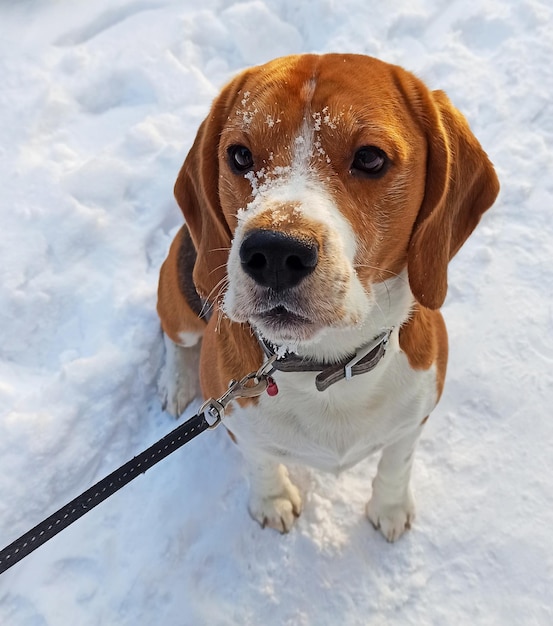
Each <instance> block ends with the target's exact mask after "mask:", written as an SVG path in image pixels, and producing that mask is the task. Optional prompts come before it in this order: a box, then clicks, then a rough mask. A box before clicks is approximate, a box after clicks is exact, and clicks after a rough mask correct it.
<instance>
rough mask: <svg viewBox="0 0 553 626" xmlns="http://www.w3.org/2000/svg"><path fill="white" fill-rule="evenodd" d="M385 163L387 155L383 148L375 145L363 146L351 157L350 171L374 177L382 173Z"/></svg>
mask: <svg viewBox="0 0 553 626" xmlns="http://www.w3.org/2000/svg"><path fill="white" fill-rule="evenodd" d="M387 165H388V157H387V156H386V153H385V152H384V151H383V150H381V149H380V148H377V147H376V146H363V147H362V148H359V150H357V152H356V153H355V156H354V157H353V163H352V164H351V173H352V174H361V175H365V176H370V177H371V178H373V177H375V178H376V177H378V176H380V175H382V174H384V172H385V170H386V166H387Z"/></svg>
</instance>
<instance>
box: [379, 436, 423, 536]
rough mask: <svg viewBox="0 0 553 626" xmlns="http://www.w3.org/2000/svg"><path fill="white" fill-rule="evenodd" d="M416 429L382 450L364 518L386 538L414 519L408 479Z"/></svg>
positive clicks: (407, 525) (413, 452)
mask: <svg viewBox="0 0 553 626" xmlns="http://www.w3.org/2000/svg"><path fill="white" fill-rule="evenodd" d="M419 435H420V430H417V431H414V432H412V433H409V434H408V435H405V436H404V437H403V438H402V439H400V440H398V441H396V442H395V443H393V444H391V445H389V446H387V447H386V448H384V450H383V451H382V457H381V459H380V462H379V464H378V471H377V474H376V477H375V479H374V480H373V485H372V486H373V492H372V496H371V499H370V501H369V503H368V504H367V517H368V518H369V520H370V521H371V522H372V523H373V525H374V527H375V528H379V529H380V531H381V532H382V534H383V535H384V537H386V539H387V540H388V541H396V539H399V537H401V535H402V534H403V533H404V532H405V530H407V529H408V528H410V527H411V523H412V522H413V520H414V519H415V503H414V500H413V496H412V494H411V488H410V486H409V480H410V477H411V467H412V466H413V457H414V454H415V447H416V444H417V440H418V438H419Z"/></svg>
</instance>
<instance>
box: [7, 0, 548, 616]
mask: <svg viewBox="0 0 553 626" xmlns="http://www.w3.org/2000/svg"><path fill="white" fill-rule="evenodd" d="M0 35H1V36H0V75H1V76H2V81H1V88H0V187H1V189H2V196H1V200H0V219H1V222H0V223H1V233H2V246H1V247H0V412H1V413H0V415H1V417H0V544H1V545H7V544H8V543H9V542H11V541H12V540H13V539H15V538H16V537H18V536H19V535H20V534H22V533H23V532H25V531H26V530H28V529H29V528H30V527H32V526H33V525H35V524H36V523H37V522H39V521H40V520H42V519H43V518H44V517H46V516H47V515H49V514H50V513H51V512H53V511H54V510H56V509H57V508H59V507H60V506H62V505H63V504H65V503H66V502H67V501H69V500H70V499H72V498H73V497H75V496H76V495H78V494H79V493H80V492H82V491H84V490H85V489H86V488H88V487H89V486H90V485H91V484H93V483H94V482H95V481H97V480H99V479H101V478H102V477H103V476H105V475H106V474H107V473H109V472H110V471H111V470H113V469H115V468H116V467H118V466H119V465H121V464H122V463H124V462H125V461H127V460H128V459H129V458H131V457H132V456H133V455H135V454H137V453H138V452H140V451H141V450H143V449H145V448H146V447H148V446H149V445H150V444H151V443H153V442H154V441H156V440H157V439H159V438H160V437H162V436H163V435H164V434H166V433H167V432H169V431H170V430H172V429H173V428H174V427H175V423H174V421H173V420H172V418H170V417H169V416H168V415H166V414H165V413H163V412H162V411H161V408H160V401H159V398H158V395H157V389H156V379H157V376H158V374H159V369H160V364H161V359H162V355H163V342H162V339H161V335H160V331H159V326H158V320H157V316H156V313H155V301H156V287H157V275H158V271H159V267H160V264H161V262H162V261H163V259H164V256H165V254H166V252H167V249H168V247H169V243H170V241H171V238H172V236H173V235H174V234H175V232H176V230H177V229H178V227H179V225H180V223H181V215H180V212H179V210H178V209H177V207H176V205H175V202H174V200H173V197H172V186H173V182H174V179H175V178H176V174H177V172H178V169H179V166H180V164H181V162H182V160H183V158H184V156H185V154H186V151H187V150H188V148H189V147H190V145H191V143H192V141H193V138H194V135H195V132H196V129H197V127H198V125H199V123H200V122H201V120H202V119H203V117H204V116H205V114H206V113H207V110H208V107H209V104H210V101H211V99H212V98H213V97H214V96H215V94H216V93H217V90H218V89H219V88H220V86H221V85H222V84H223V83H224V82H225V81H226V80H227V79H228V78H230V76H231V75H232V74H234V73H235V72H237V71H238V70H240V69H241V68H243V67H246V66H248V65H252V64H256V63H260V62H263V61H266V60H269V59H270V58H272V57H274V56H277V55H281V54H287V53H294V52H310V51H314V52H330V51H344V52H360V53H366V54H370V55H374V56H378V57H380V58H382V59H384V60H387V61H390V62H394V63H398V64H401V65H403V66H405V67H406V68H408V69H410V70H411V71H414V72H415V73H417V74H418V75H419V76H421V78H423V79H424V80H426V82H427V83H428V84H429V85H430V86H431V87H433V88H441V89H444V90H445V91H447V93H448V94H449V96H450V98H451V99H452V101H453V102H454V103H455V104H456V105H457V106H458V107H459V108H460V109H461V110H462V111H463V112H464V113H465V114H466V115H467V117H468V118H469V120H470V122H471V125H472V127H473V130H474V132H475V134H476V135H477V136H478V138H479V139H480V141H481V142H482V144H483V145H484V147H485V148H486V150H487V151H488V153H489V155H490V157H491V159H492V161H493V162H494V163H495V165H496V167H497V171H498V173H499V176H500V179H501V182H502V191H501V195H500V198H499V200H498V202H497V203H496V205H495V206H494V208H493V209H492V210H491V211H490V212H489V213H488V214H487V215H486V216H485V218H484V220H483V222H482V224H481V226H480V227H479V228H478V229H477V231H476V232H475V234H474V235H473V237H472V238H471V239H470V240H469V242H468V243H467V245H466V246H465V247H464V248H463V250H462V251H461V252H460V253H459V255H458V257H457V258H456V259H455V260H454V261H453V263H452V265H451V272H450V289H449V295H448V299H447V302H446V306H445V307H444V314H445V317H446V320H447V323H448V328H449V334H450V342H451V355H450V363H449V371H448V380H447V383H446V389H445V394H444V397H443V399H442V401H441V403H440V405H439V406H438V408H437V409H436V410H435V411H434V413H433V414H432V416H431V419H430V421H429V423H428V425H427V430H426V432H425V436H424V438H423V440H422V442H421V445H420V446H419V450H418V458H417V462H416V464H415V470H414V489H415V495H416V498H417V507H418V518H417V520H416V523H415V525H414V527H413V529H412V530H411V532H409V533H408V534H407V535H406V536H405V537H404V538H402V539H401V540H400V541H399V542H398V543H397V544H395V545H389V544H387V543H386V542H385V541H384V539H383V538H382V537H381V536H380V535H379V534H378V533H377V532H375V531H374V530H373V529H372V527H371V526H370V524H369V523H368V522H367V520H366V519H365V517H364V514H363V510H364V504H365V502H366V500H367V499H368V496H369V493H370V481H371V478H372V475H373V472H374V468H375V460H374V459H371V460H367V461H366V462H363V463H361V464H359V465H358V466H356V467H355V468H354V469H352V470H350V471H348V472H346V473H344V474H342V475H340V476H332V475H331V476H329V475H326V474H322V473H319V472H315V471H311V470H307V469H305V468H293V470H292V473H293V476H294V478H295V481H296V482H297V483H298V484H299V486H300V487H301V489H302V492H303V494H304V502H305V509H304V513H303V515H302V517H301V518H300V519H299V520H298V523H297V526H296V527H295V528H294V529H293V530H292V532H291V533H290V534H289V535H286V536H280V535H278V534H276V533H274V532H271V531H263V530H261V529H260V528H259V527H258V526H257V524H255V523H254V522H253V521H252V520H251V519H250V518H249V516H248V513H247V511H246V499H247V487H246V483H245V479H244V475H243V468H242V462H241V458H240V454H239V452H238V451H237V450H236V448H235V447H234V445H233V444H232V442H231V441H230V440H229V439H228V437H227V436H226V435H225V433H224V431H223V429H219V430H217V431H214V432H209V433H206V434H204V435H202V436H201V437H200V438H198V439H195V440H194V441H193V442H192V443H190V444H188V445H186V446H185V447H184V448H183V449H181V450H179V451H178V452H176V453H174V454H173V455H172V456H170V457H169V458H167V459H166V460H164V461H163V462H162V463H161V464H159V465H157V466H156V467H155V468H152V469H151V470H149V472H148V473H147V474H146V475H145V476H141V477H140V478H139V479H137V480H136V481H134V482H133V483H131V484H130V485H129V486H127V487H125V489H124V490H122V491H121V492H119V493H118V494H116V495H115V496H113V497H112V498H110V499H109V500H107V501H106V502H104V503H103V504H102V505H100V506H99V507H97V508H96V509H94V510H93V511H91V512H90V513H88V514H87V515H86V516H84V517H83V518H82V519H81V520H79V521H78V522H77V523H75V524H74V525H72V526H71V527H69V528H68V529H66V530H65V531H63V532H62V533H61V534H59V535H58V536H57V537H56V538H55V539H53V540H52V541H50V542H49V543H47V544H45V545H44V546H42V547H41V548H40V549H38V550H37V551H36V552H34V553H33V554H32V555H30V556H28V557H27V558H26V559H24V560H23V561H21V562H20V563H19V564H18V565H16V566H14V567H13V568H12V569H10V570H9V571H8V572H6V573H5V574H3V575H2V576H1V577H0V624H3V625H4V624H5V625H9V626H59V625H62V626H66V625H67V626H69V625H71V626H81V625H82V626H89V625H98V624H102V625H105V624H109V625H110V626H122V625H125V626H127V625H128V626H131V625H132V626H142V625H144V626H146V625H150V624H167V625H170V626H173V625H175V626H188V625H191V626H196V625H202V624H209V625H216V626H218V625H237V624H240V625H248V624H250V625H254V624H275V625H279V626H280V625H293V626H296V625H298V626H303V625H317V626H320V625H325V624H331V625H334V624H346V625H350V624H351V625H355V624H363V625H367V624H369V625H373V624H374V625H380V624H397V625H401V626H405V625H406V624H415V625H421V624H440V625H442V624H501V625H502V626H504V625H516V626H519V625H520V624H525V625H542V624H543V625H546V624H547V625H549V624H551V623H553V599H552V595H551V584H552V580H553V536H552V533H551V530H550V528H551V526H552V525H553V507H552V502H553V481H552V479H551V477H552V476H553V421H552V419H551V406H552V405H553V368H552V364H553V305H552V304H551V302H552V301H551V295H552V294H553V263H552V261H553V237H552V234H553V226H552V219H551V206H552V205H553V145H552V144H553V104H552V102H553V101H552V98H551V94H552V93H553V63H552V59H553V9H552V7H551V5H550V3H549V2H547V0H502V1H499V0H484V1H482V2H478V3H476V2H466V1H464V0H451V1H450V0H447V1H446V0H412V1H410V2H404V3H401V2H394V3H369V2H361V1H359V0H340V1H338V0H305V1H302V2H296V0H264V1H262V0H254V1H251V2H232V1H230V0H204V1H203V2H202V3H197V2H192V1H191V0H178V1H177V0H134V1H129V0H127V1H126V2H124V1H122V0H96V1H95V2H85V1H84V0H76V1H74V2H40V1H39V0H21V1H19V2H11V3H2V5H1V6H0ZM198 404H199V403H197V404H196V405H195V406H194V407H191V408H190V410H189V412H188V414H189V415H191V414H193V412H194V410H195V409H197V407H198Z"/></svg>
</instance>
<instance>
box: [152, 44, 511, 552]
mask: <svg viewBox="0 0 553 626" xmlns="http://www.w3.org/2000/svg"><path fill="white" fill-rule="evenodd" d="M498 190H499V183H498V180H497V177H496V174H495V172H494V169H493V166H492V164H491V163H490V161H489V160H488V157H487V156H486V154H485V152H484V151H483V149H482V148H481V146H480V144H479V143H478V141H477V140H476V138H475V137H474V135H473V134H472V132H471V131H470V129H469V126H468V124H467V122H466V120H465V118H464V117H463V116H462V115H461V114H460V113H459V112H458V111H457V110H456V109H455V108H454V107H453V106H452V104H451V103H450V101H449V100H448V98H447V96H446V95H445V94H444V93H443V92H441V91H430V90H429V89H428V88H427V87H426V86H425V85H424V84H423V83H422V82H421V81H420V80H419V79H417V78H416V77H415V76H413V75H412V74H410V73H408V72H407V71H405V70H403V69H402V68H400V67H397V66H394V65H389V64H387V63H384V62H381V61H379V60H376V59H374V58H370V57H366V56H361V55H354V54H326V55H322V56H319V55H314V54H306V55H297V56H289V57H284V58H280V59H276V60H274V61H271V62H269V63H267V64H265V65H262V66H259V67H254V68H251V69H247V70H245V71H244V72H242V73H241V74H239V75H238V76H237V77H236V78H234V79H233V80H231V82H230V83H229V84H227V85H226V87H225V88H224V89H223V90H222V92H221V94H220V95H219V96H218V97H217V98H216V99H215V101H214V103H213V105H212V107H211V111H210V113H209V115H208V117H207V118H206V119H205V121H204V122H203V123H202V124H201V126H200V128H199V130H198V133H197V136H196V139H195V141H194V144H193V146H192V149H191V150H190V152H189V154H188V156H187V157H186V160H185V161H184V164H183V166H182V169H181V170H180V173H179V175H178V179H177V181H176V185H175V196H176V199H177V202H178V204H179V206H180V208H181V209H182V212H183V213H184V217H185V220H186V224H185V225H184V226H183V227H182V228H181V229H180V231H179V232H178V233H177V235H176V237H175V239H174V241H173V242H172V245H171V247H170V251H169V255H168V257H167V259H166V260H165V262H164V264H163V266H162V268H161V274H160V281H159V299H158V312H159V316H160V318H161V325H162V328H163V331H164V336H165V343H166V363H165V366H164V368H163V370H162V374H161V379H160V388H161V390H162V393H163V395H164V402H165V407H166V409H167V410H168V411H169V412H170V413H172V414H173V415H176V416H178V415H179V414H180V413H181V412H182V411H183V410H184V409H185V407H186V405H187V404H188V403H189V402H190V401H191V400H192V399H193V398H194V397H195V396H196V395H197V393H198V390H199V388H200V387H201V391H202V392H203V395H204V396H205V397H214V398H217V397H219V396H221V395H222V394H223V392H224V391H225V389H226V388H227V385H228V383H229V381H230V380H231V379H239V378H240V377H242V376H244V375H246V374H248V373H250V372H253V371H256V370H258V368H259V367H260V366H261V365H262V363H263V362H264V360H265V359H266V358H267V355H271V354H276V355H277V357H278V358H277V360H276V361H275V363H274V367H275V368H276V371H275V372H274V374H273V376H272V377H273V380H274V382H272V383H271V385H272V393H271V395H269V394H263V395H262V396H260V397H258V398H253V399H252V398H249V399H241V400H239V401H238V402H235V403H234V405H233V407H232V412H231V414H230V416H229V417H228V419H227V421H226V422H225V424H226V425H227V427H228V428H229V430H230V431H231V436H232V437H233V439H234V440H235V441H236V443H237V444H238V445H239V447H240V449H241V451H242V452H243V455H244V457H245V460H246V464H247V466H248V470H249V480H250V500H249V509H250V513H251V515H252V517H253V518H254V519H256V520H257V521H258V522H259V523H260V524H262V525H263V526H270V527H272V528H275V529H277V530H279V531H281V532H287V531H288V530H290V528H291V526H292V524H293V523H294V520H295V518H296V517H297V516H298V515H299V514H300V512H301V506H302V501H301V496H300V493H299V491H298V489H297V488H296V486H295V485H294V484H293V483H292V482H291V480H290V478H289V475H288V471H287V469H286V467H285V465H284V464H285V463H286V464H288V463H300V464H306V465H310V466H312V467H315V468H318V469H322V470H328V471H331V472H339V471H342V470H345V469H347V468H349V467H352V466H353V465H354V464H356V463H357V462H359V461H360V460H361V459H363V458H365V457H366V456H367V455H369V454H372V453H375V452H378V451H381V458H380V461H379V464H378V469H377V473H376V477H375V478H374V480H373V482H372V494H371V498H370V500H369V502H368V504H367V507H366V514H367V516H368V518H369V520H370V521H371V522H372V523H373V525H374V526H375V527H376V528H379V529H380V530H381V532H382V534H383V535H384V537H386V539H387V540H388V541H395V540H396V539H397V538H399V537H400V536H401V535H402V533H403V532H404V531H405V530H406V529H408V528H409V527H410V525H411V523H412V521H413V519H414V515H415V508H414V503H413V497H412V494H411V488H410V484H409V482H410V473H411V466H412V463H413V456H414V450H415V446H416V443H417V440H418V438H419V436H420V434H421V431H422V429H423V425H424V423H425V422H426V420H427V418H428V415H429V413H430V411H432V409H433V408H434V407H435V405H436V403H437V401H438V399H439V397H440V394H441V393H442V388H443V385H444V377H445V373H446V362H447V350H448V346H447V333H446V329H445V326H444V321H443V319H442V316H441V314H440V312H439V308H440V306H441V305H442V304H443V302H444V299H445V297H446V291H447V266H448V262H449V260H450V259H451V258H452V257H453V256H454V255H455V254H456V252H457V251H458V250H459V248H460V247H461V246H462V244H463V243H464V241H465V240H466V239H467V237H468V236H469V235H470V233H471V232H472V230H473V229H474V228H475V226H476V225H477V223H478V221H479V219H480V217H481V215H482V214H483V212H484V211H486V210H487V209H488V208H489V207H490V206H491V205H492V203H493V202H494V200H495V198H496V196H497V193H498ZM277 391H278V393H277Z"/></svg>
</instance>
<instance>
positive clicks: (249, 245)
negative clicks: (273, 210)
mask: <svg viewBox="0 0 553 626" xmlns="http://www.w3.org/2000/svg"><path fill="white" fill-rule="evenodd" d="M318 257H319V247H318V245H317V243H316V242H314V241H312V240H310V239H299V238H296V237H292V236H291V235H287V234H285V233H281V232H278V231H275V230H263V229H258V230H253V231H252V232H251V233H249V234H248V235H247V236H246V238H245V239H244V241H243V242H242V245H241V246H240V261H241V263H242V269H243V270H244V271H245V272H246V274H248V276H251V277H252V278H253V279H254V280H255V282H256V283H257V284H258V285H261V286H262V287H270V288H271V289H274V290H275V291H283V290H285V289H289V288H290V287H294V286H295V285H297V284H298V283H299V282H300V281H301V280H303V279H304V278H305V277H306V276H308V275H309V274H311V272H312V271H313V270H314V269H315V267H316V266H317V260H318Z"/></svg>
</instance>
